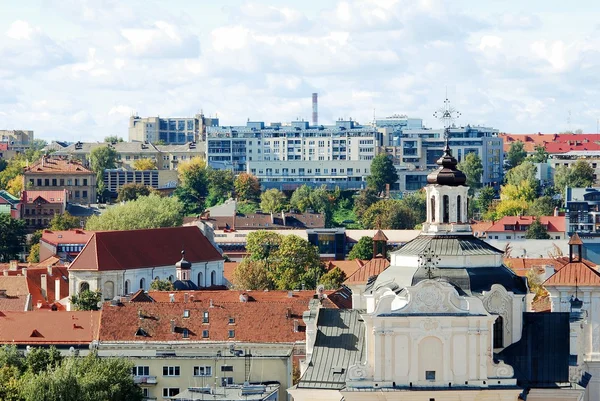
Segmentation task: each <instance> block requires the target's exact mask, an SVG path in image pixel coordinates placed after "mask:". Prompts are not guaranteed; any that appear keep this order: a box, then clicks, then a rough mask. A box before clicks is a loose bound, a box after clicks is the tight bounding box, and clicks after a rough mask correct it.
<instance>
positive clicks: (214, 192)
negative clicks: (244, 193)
mask: <svg viewBox="0 0 600 401" xmlns="http://www.w3.org/2000/svg"><path fill="white" fill-rule="evenodd" d="M207 180H208V196H207V197H206V207H211V206H214V205H219V204H221V203H223V202H225V201H226V200H227V199H229V198H231V196H232V194H233V172H232V171H231V170H215V169H208V170H207Z"/></svg>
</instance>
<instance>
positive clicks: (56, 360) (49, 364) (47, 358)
mask: <svg viewBox="0 0 600 401" xmlns="http://www.w3.org/2000/svg"><path fill="white" fill-rule="evenodd" d="M62 360H63V358H62V356H61V354H60V352H59V351H58V350H57V349H56V347H54V346H51V347H50V348H48V349H46V348H41V347H33V348H31V349H30V350H29V351H28V352H27V356H26V357H25V366H26V367H27V370H29V371H30V372H31V373H34V374H38V373H40V372H43V371H45V370H48V369H55V368H57V367H58V366H60V364H61V362H62Z"/></svg>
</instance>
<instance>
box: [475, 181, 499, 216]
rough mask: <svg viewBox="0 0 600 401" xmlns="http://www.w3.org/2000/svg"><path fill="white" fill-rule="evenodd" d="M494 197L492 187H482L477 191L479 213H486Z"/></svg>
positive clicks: (494, 192)
mask: <svg viewBox="0 0 600 401" xmlns="http://www.w3.org/2000/svg"><path fill="white" fill-rule="evenodd" d="M494 198H496V190H495V189H494V188H493V187H483V188H481V190H480V191H479V194H478V196H477V201H478V203H479V210H480V212H481V213H484V214H485V213H487V212H488V210H489V209H490V206H491V205H492V202H493V201H494Z"/></svg>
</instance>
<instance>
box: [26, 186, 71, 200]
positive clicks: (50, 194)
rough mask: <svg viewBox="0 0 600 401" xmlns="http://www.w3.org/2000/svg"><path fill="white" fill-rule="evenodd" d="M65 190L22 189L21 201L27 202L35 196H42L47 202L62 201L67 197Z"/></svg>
mask: <svg viewBox="0 0 600 401" xmlns="http://www.w3.org/2000/svg"><path fill="white" fill-rule="evenodd" d="M67 196H68V194H67V190H66V189H65V190H62V191H23V195H22V201H23V203H26V204H29V203H33V202H35V200H36V199H37V198H42V199H44V200H46V202H48V203H64V202H65V201H66V199H67Z"/></svg>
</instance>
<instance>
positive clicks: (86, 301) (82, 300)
mask: <svg viewBox="0 0 600 401" xmlns="http://www.w3.org/2000/svg"><path fill="white" fill-rule="evenodd" d="M100 301H102V293H101V292H100V291H91V290H83V291H81V292H80V293H79V294H78V295H73V296H71V304H73V306H74V307H75V310H98V309H99V308H98V302H100Z"/></svg>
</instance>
